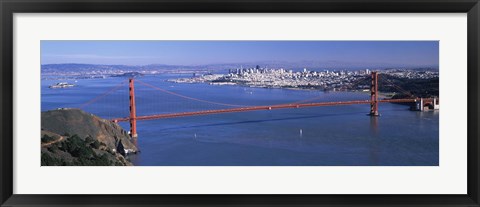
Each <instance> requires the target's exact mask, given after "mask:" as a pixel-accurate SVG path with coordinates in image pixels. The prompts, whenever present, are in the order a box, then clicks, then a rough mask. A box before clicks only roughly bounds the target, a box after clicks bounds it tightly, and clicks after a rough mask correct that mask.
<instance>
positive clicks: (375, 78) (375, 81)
mask: <svg viewBox="0 0 480 207" xmlns="http://www.w3.org/2000/svg"><path fill="white" fill-rule="evenodd" d="M370 78H371V81H370V99H369V100H351V101H329V102H310V103H305V102H307V101H312V100H315V99H316V98H313V99H307V100H303V101H297V102H293V103H283V104H272V105H260V106H245V105H237V104H228V103H219V102H214V101H208V100H203V99H198V98H194V97H190V96H185V95H181V94H178V93H174V92H172V91H169V90H165V89H163V88H160V87H157V86H154V85H151V84H149V83H145V82H143V81H140V80H138V79H137V80H136V79H134V78H129V80H128V83H129V87H128V91H129V116H128V117H120V118H113V119H111V121H113V122H129V123H130V135H131V137H132V138H137V137H138V134H137V121H142V120H155V119H168V118H178V117H188V116H202V115H211V114H223V113H239V112H250V111H261V110H278V109H298V108H307V107H321V106H342V105H355V104H369V105H370V112H369V115H371V116H379V111H378V105H379V103H417V104H420V106H419V107H420V109H423V108H424V107H425V106H428V105H433V106H434V105H435V104H436V103H437V100H436V99H435V98H419V97H414V96H413V95H412V94H411V93H409V92H408V91H406V90H403V89H402V88H400V87H398V86H396V85H395V84H393V83H392V82H389V83H390V84H391V86H393V87H395V88H396V89H397V90H399V91H400V92H402V93H404V94H406V95H408V98H402V99H379V90H378V88H379V73H378V72H371V74H370ZM365 80H366V79H360V80H358V81H356V82H357V83H356V84H358V83H359V82H360V81H365ZM135 82H138V83H140V84H142V85H144V86H147V87H149V88H151V89H154V90H156V91H160V92H163V93H167V94H171V95H175V96H178V97H181V98H184V99H189V100H193V101H198V102H203V103H207V104H215V105H221V106H228V107H231V108H226V109H211V110H198V111H187V112H175V113H164V114H152V115H141V116H137V108H136V107H137V106H136V101H135ZM122 86H123V84H121V85H119V86H116V87H114V88H112V89H110V90H108V91H107V92H105V93H103V94H101V95H99V96H97V97H95V98H94V99H92V100H90V101H88V102H86V103H85V104H83V105H82V106H81V107H80V108H83V107H85V106H88V105H90V104H92V103H94V102H96V101H98V100H99V99H101V98H103V97H105V96H107V95H108V94H110V93H112V92H113V91H116V90H118V89H119V88H120V87H122Z"/></svg>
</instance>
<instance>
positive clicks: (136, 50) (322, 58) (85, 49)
mask: <svg viewBox="0 0 480 207" xmlns="http://www.w3.org/2000/svg"><path fill="white" fill-rule="evenodd" d="M274 62H277V63H298V64H303V65H322V66H325V67H329V68H355V67H357V68H358V67H438V63H439V43H438V41H50V40H48V41H41V64H42V65H46V64H64V63H78V64H99V65H152V64H164V65H185V66H197V65H213V64H241V63H252V64H254V63H274Z"/></svg>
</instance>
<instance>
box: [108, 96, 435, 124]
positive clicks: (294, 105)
mask: <svg viewBox="0 0 480 207" xmlns="http://www.w3.org/2000/svg"><path fill="white" fill-rule="evenodd" d="M417 100H418V99H414V98H410V99H383V100H378V102H379V103H409V102H410V103H411V102H416V101H417ZM423 100H424V101H428V100H429V99H423ZM370 103H371V101H370V100H360V101H337V102H317V103H289V104H278V105H270V106H248V107H238V108H229V109H216V110H204V111H192V112H179V113H171V114H156V115H147V116H137V117H136V120H137V121H140V120H153V119H168V118H178V117H185V116H199V115H209V114H222V113H234V112H247V111H260V110H274V109H288V108H305V107H317V106H341V105H353V104H370ZM112 121H114V122H124V121H130V117H124V118H117V119H112Z"/></svg>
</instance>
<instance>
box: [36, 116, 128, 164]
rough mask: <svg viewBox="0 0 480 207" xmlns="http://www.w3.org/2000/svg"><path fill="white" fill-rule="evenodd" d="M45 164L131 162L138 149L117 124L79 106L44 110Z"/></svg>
mask: <svg viewBox="0 0 480 207" xmlns="http://www.w3.org/2000/svg"><path fill="white" fill-rule="evenodd" d="M41 140H42V165H43V166H45V165H46V166H51V165H54V166H56V165H87V166H93V165H103V166H110V165H132V164H131V163H130V162H129V161H128V160H127V159H126V158H125V156H126V154H127V152H128V153H132V152H133V153H135V152H137V147H136V146H135V145H134V144H133V140H131V138H130V136H129V135H128V133H127V132H126V131H125V130H123V129H122V128H121V127H120V126H119V125H118V124H116V123H113V122H111V121H108V120H104V119H101V118H99V117H97V116H94V115H92V114H89V113H86V112H84V111H81V110H79V109H59V110H52V111H47V112H42V131H41Z"/></svg>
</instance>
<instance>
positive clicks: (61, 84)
mask: <svg viewBox="0 0 480 207" xmlns="http://www.w3.org/2000/svg"><path fill="white" fill-rule="evenodd" d="M73 86H75V85H73V84H71V83H67V82H61V83H57V84H55V85H51V86H49V88H70V87H73Z"/></svg>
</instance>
